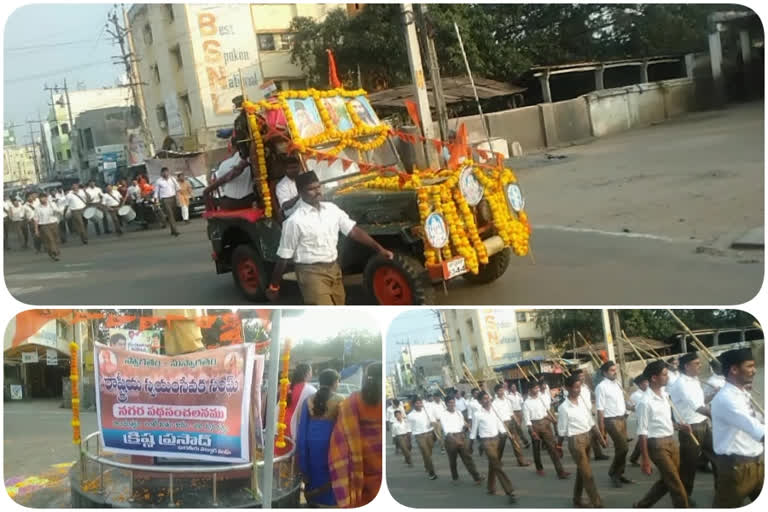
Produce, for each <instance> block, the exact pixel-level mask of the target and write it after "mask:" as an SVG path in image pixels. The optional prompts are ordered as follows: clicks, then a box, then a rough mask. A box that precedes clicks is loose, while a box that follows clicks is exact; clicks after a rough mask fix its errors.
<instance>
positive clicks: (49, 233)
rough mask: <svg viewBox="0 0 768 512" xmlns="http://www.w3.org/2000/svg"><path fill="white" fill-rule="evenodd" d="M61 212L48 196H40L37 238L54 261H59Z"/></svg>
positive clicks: (36, 219) (35, 219) (36, 221)
mask: <svg viewBox="0 0 768 512" xmlns="http://www.w3.org/2000/svg"><path fill="white" fill-rule="evenodd" d="M59 214H60V212H59V211H58V209H57V208H56V206H54V205H53V204H51V203H49V202H48V196H47V195H45V194H43V195H42V196H40V206H38V207H37V208H36V209H35V215H34V223H35V236H37V237H38V238H40V239H41V240H42V242H43V244H44V245H45V250H46V251H47V252H48V256H50V258H51V259H52V260H53V261H59V255H60V254H61V250H59V217H58V215H59Z"/></svg>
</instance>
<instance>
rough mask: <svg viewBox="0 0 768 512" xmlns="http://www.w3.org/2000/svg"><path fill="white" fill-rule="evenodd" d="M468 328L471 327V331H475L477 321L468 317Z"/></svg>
mask: <svg viewBox="0 0 768 512" xmlns="http://www.w3.org/2000/svg"><path fill="white" fill-rule="evenodd" d="M467 329H469V332H472V333H473V332H475V323H474V322H473V321H472V319H471V318H467Z"/></svg>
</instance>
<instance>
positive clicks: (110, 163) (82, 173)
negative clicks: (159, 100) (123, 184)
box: [72, 107, 139, 183]
mask: <svg viewBox="0 0 768 512" xmlns="http://www.w3.org/2000/svg"><path fill="white" fill-rule="evenodd" d="M138 128H139V119H138V115H137V110H136V109H135V108H133V107H107V108H100V109H94V110H86V111H85V112H82V113H81V114H80V115H78V116H77V119H76V120H75V129H74V131H73V133H72V149H73V158H74V159H75V165H76V166H77V169H78V171H79V177H80V181H81V182H87V181H88V180H90V179H95V180H96V181H101V180H102V179H103V181H104V182H105V183H113V182H114V175H116V174H117V173H118V171H119V169H121V168H124V167H126V166H127V160H128V155H127V148H128V133H129V131H130V130H136V129H138Z"/></svg>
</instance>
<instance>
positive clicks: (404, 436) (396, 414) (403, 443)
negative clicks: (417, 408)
mask: <svg viewBox="0 0 768 512" xmlns="http://www.w3.org/2000/svg"><path fill="white" fill-rule="evenodd" d="M392 416H393V418H394V419H393V421H392V425H391V431H392V438H393V439H394V441H395V446H396V447H397V448H399V449H400V451H401V452H403V457H405V463H406V464H408V465H409V466H411V467H413V461H412V460H411V427H410V425H409V424H408V422H407V421H405V418H403V411H402V410H400V409H395V410H394V411H393V413H392Z"/></svg>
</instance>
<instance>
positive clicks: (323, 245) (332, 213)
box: [277, 199, 355, 263]
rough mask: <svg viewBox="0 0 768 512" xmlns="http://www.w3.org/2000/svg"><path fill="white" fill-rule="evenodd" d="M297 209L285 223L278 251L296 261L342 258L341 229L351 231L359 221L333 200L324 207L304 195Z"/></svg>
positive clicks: (323, 204)
mask: <svg viewBox="0 0 768 512" xmlns="http://www.w3.org/2000/svg"><path fill="white" fill-rule="evenodd" d="M296 204H297V208H296V211H294V212H293V215H291V216H290V218H288V220H286V221H285V223H284V224H283V232H282V234H281V235H280V247H279V248H278V249H277V255H278V256H279V257H281V258H283V259H287V260H290V259H293V260H294V261H295V262H296V263H332V262H335V261H336V259H337V258H338V250H337V245H338V243H339V233H341V234H343V235H348V234H349V233H350V231H352V228H354V227H355V221H353V220H352V219H350V218H349V215H347V213H346V212H345V211H344V210H342V209H341V208H339V207H338V206H336V205H335V204H333V203H326V202H321V203H320V208H315V207H314V206H310V205H308V204H307V203H305V202H304V201H302V200H301V199H299V201H298V202H297V203H296Z"/></svg>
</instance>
